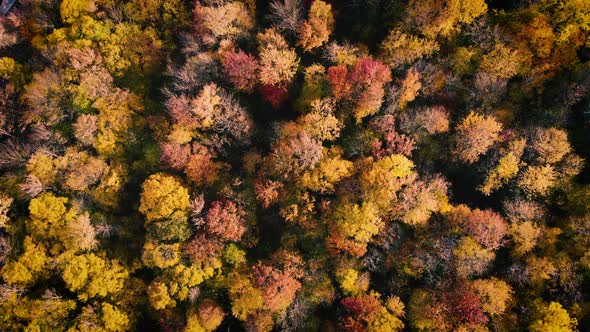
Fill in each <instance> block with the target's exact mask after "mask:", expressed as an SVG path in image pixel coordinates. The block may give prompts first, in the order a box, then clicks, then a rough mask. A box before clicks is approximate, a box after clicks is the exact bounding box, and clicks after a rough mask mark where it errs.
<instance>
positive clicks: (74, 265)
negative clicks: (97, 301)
mask: <svg viewBox="0 0 590 332" xmlns="http://www.w3.org/2000/svg"><path fill="white" fill-rule="evenodd" d="M66 259H67V260H66V261H65V262H64V265H63V272H62V278H63V280H64V282H65V283H66V286H67V287H68V289H69V290H71V291H72V292H75V293H77V294H78V298H79V299H80V300H82V301H87V300H88V299H90V298H93V297H101V298H104V297H107V296H112V295H114V294H117V293H118V292H120V291H121V290H122V289H123V286H124V285H125V280H126V279H127V278H128V276H129V272H128V271H127V270H126V269H125V268H124V267H123V266H121V264H120V263H119V262H118V261H117V260H111V259H108V258H103V257H100V256H96V255H95V254H92V253H91V254H83V255H73V256H71V257H67V258H66Z"/></svg>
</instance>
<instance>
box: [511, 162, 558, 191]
mask: <svg viewBox="0 0 590 332" xmlns="http://www.w3.org/2000/svg"><path fill="white" fill-rule="evenodd" d="M555 179H556V173H555V171H554V170H553V166H551V165H544V166H529V167H527V169H526V170H525V171H524V172H523V173H522V175H521V176H520V178H519V179H518V186H519V187H521V188H522V189H524V191H525V192H527V193H528V194H530V195H545V194H547V193H548V192H549V190H550V189H551V187H553V185H554V183H555Z"/></svg>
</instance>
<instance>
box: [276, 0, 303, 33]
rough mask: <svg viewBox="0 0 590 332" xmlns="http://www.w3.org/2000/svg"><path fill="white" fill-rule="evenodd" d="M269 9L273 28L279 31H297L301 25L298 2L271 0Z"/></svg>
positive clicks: (292, 0) (293, 0)
mask: <svg viewBox="0 0 590 332" xmlns="http://www.w3.org/2000/svg"><path fill="white" fill-rule="evenodd" d="M269 8H270V17H271V19H272V21H273V23H274V27H275V28H277V29H278V30H279V31H290V32H297V31H298V30H299V27H300V26H301V23H303V18H302V15H301V1H300V0H273V1H272V2H271V3H270V6H269Z"/></svg>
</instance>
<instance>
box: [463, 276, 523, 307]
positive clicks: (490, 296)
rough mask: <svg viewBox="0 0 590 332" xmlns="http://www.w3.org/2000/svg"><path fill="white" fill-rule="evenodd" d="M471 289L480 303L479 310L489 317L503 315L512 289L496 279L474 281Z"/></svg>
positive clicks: (510, 298) (510, 297)
mask: <svg viewBox="0 0 590 332" xmlns="http://www.w3.org/2000/svg"><path fill="white" fill-rule="evenodd" d="M471 287H472V288H473V290H474V291H475V294H476V295H477V297H478V298H479V301H480V302H481V309H482V310H483V311H484V312H485V313H487V314H489V315H491V316H497V315H501V314H503V313H504V312H505V311H506V309H507V308H508V305H509V304H510V301H511V300H512V294H513V293H514V292H513V291H512V288H511V287H510V285H509V284H508V283H507V282H505V281H504V280H501V279H497V278H493V277H492V278H490V279H478V280H475V281H474V282H473V283H472V284H471Z"/></svg>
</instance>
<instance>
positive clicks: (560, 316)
mask: <svg viewBox="0 0 590 332" xmlns="http://www.w3.org/2000/svg"><path fill="white" fill-rule="evenodd" d="M538 315H539V316H540V317H539V319H537V320H535V321H534V322H533V323H532V324H531V325H530V326H529V330H530V331H531V332H570V331H571V332H573V331H576V326H577V325H578V322H577V320H576V319H575V318H570V315H569V314H568V312H567V310H565V309H563V307H562V306H561V304H560V303H558V302H551V303H549V305H542V307H541V308H540V309H539V313H538Z"/></svg>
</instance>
